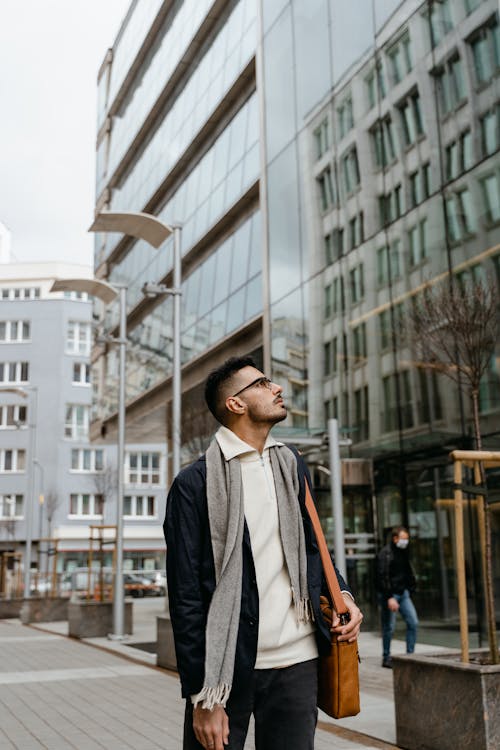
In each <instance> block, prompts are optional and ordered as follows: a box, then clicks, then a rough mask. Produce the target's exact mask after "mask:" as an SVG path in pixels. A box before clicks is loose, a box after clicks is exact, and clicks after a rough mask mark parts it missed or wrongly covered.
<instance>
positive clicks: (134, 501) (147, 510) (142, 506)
mask: <svg viewBox="0 0 500 750" xmlns="http://www.w3.org/2000/svg"><path fill="white" fill-rule="evenodd" d="M123 515H124V516H125V517H126V518H155V517H156V510H155V498H154V497H153V496H152V495H147V496H146V495H125V497H124V503H123Z"/></svg>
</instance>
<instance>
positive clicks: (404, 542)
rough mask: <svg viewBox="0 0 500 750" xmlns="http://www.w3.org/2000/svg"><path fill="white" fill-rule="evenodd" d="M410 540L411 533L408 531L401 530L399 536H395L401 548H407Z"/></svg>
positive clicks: (397, 544)
mask: <svg viewBox="0 0 500 750" xmlns="http://www.w3.org/2000/svg"><path fill="white" fill-rule="evenodd" d="M409 542H410V535H409V534H408V532H407V531H400V532H399V534H398V535H397V536H395V537H394V543H395V545H396V547H399V549H406V548H407V547H408V544H409Z"/></svg>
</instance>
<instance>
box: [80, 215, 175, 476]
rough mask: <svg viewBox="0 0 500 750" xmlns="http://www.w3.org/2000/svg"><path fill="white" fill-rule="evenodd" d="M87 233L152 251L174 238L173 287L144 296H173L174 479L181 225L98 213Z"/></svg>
mask: <svg viewBox="0 0 500 750" xmlns="http://www.w3.org/2000/svg"><path fill="white" fill-rule="evenodd" d="M89 232H122V234H128V235H131V236H132V237H137V238H138V239H143V240H145V241H146V242H148V243H149V244H150V245H152V246H153V247H155V248H158V247H160V245H161V244H162V243H163V242H164V241H165V240H166V239H167V237H169V236H170V235H171V234H172V235H173V238H174V258H173V287H172V288H169V287H166V286H164V285H163V284H145V285H144V287H143V292H144V294H145V295H146V296H147V297H156V296H158V295H164V294H172V295H173V297H174V314H173V325H172V327H173V336H172V338H173V344H172V346H173V357H172V475H173V476H174V477H175V476H176V475H177V474H178V473H179V471H180V468H181V282H182V271H181V260H182V259H181V225H180V224H179V223H174V224H165V223H164V222H162V221H160V220H159V219H157V218H156V216H153V215H152V214H146V213H133V212H131V211H126V212H121V213H114V212H110V211H101V212H100V213H99V214H97V216H96V218H95V220H94V223H93V224H92V226H91V227H90V229H89Z"/></svg>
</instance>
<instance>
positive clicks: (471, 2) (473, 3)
mask: <svg viewBox="0 0 500 750" xmlns="http://www.w3.org/2000/svg"><path fill="white" fill-rule="evenodd" d="M482 2H484V0H465V12H466V13H467V15H469V13H472V11H473V10H476V8H479V6H480V5H481V3H482Z"/></svg>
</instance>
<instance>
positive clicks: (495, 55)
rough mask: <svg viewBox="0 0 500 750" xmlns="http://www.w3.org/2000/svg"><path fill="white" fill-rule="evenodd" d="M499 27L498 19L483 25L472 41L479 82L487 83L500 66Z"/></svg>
mask: <svg viewBox="0 0 500 750" xmlns="http://www.w3.org/2000/svg"><path fill="white" fill-rule="evenodd" d="M499 29H500V27H499V25H498V21H496V20H495V21H494V22H493V23H491V24H489V25H487V26H483V28H482V29H480V31H479V32H478V33H477V34H476V35H475V36H474V38H473V39H472V40H471V42H470V45H471V49H472V57H473V60H474V71H475V74H476V81H477V83H478V84H483V83H487V82H488V81H489V80H490V79H491V78H492V77H493V75H494V74H495V73H496V71H497V70H498V68H500V31H499Z"/></svg>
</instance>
